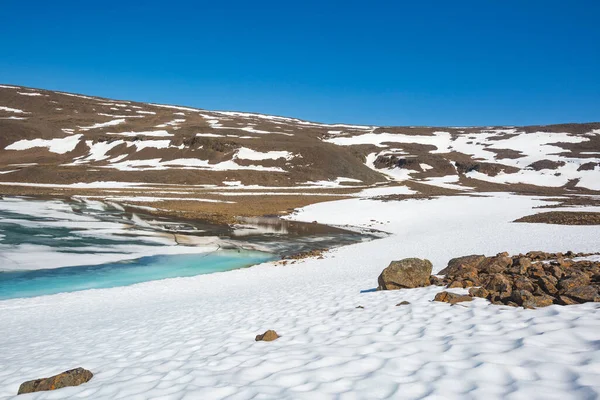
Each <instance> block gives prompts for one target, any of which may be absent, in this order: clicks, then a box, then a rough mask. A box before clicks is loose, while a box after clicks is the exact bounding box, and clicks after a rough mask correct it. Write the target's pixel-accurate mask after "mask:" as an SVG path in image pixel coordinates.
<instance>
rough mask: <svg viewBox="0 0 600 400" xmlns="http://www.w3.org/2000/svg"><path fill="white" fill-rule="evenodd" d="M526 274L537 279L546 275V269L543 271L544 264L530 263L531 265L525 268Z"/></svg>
mask: <svg viewBox="0 0 600 400" xmlns="http://www.w3.org/2000/svg"><path fill="white" fill-rule="evenodd" d="M527 275H529V276H530V277H532V278H536V279H537V278H539V277H542V276H544V275H546V271H544V266H543V265H542V264H541V263H535V264H531V266H530V267H529V268H528V269H527Z"/></svg>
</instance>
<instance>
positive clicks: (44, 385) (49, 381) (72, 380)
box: [17, 367, 94, 394]
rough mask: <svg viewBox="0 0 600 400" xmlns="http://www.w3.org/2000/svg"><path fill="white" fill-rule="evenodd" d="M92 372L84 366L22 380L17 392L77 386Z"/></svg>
mask: <svg viewBox="0 0 600 400" xmlns="http://www.w3.org/2000/svg"><path fill="white" fill-rule="evenodd" d="M93 376H94V374H92V373H91V372H90V371H88V370H87V369H84V368H81V367H80V368H75V369H71V370H68V371H65V372H63V373H60V374H58V375H54V376H51V377H49V378H42V379H35V380H32V381H27V382H23V383H22V384H21V386H20V387H19V392H18V393H17V394H25V393H33V392H41V391H46V390H56V389H61V388H64V387H67V386H79V385H81V384H82V383H86V382H88V381H89V380H90V379H92V377H93Z"/></svg>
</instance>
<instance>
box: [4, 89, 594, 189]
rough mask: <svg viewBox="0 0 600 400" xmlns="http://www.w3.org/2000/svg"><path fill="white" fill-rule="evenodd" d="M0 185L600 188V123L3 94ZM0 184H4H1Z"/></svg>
mask: <svg viewBox="0 0 600 400" xmlns="http://www.w3.org/2000/svg"><path fill="white" fill-rule="evenodd" d="M0 133H1V135H0V181H1V182H4V183H3V185H4V186H7V185H10V184H9V183H8V182H19V183H32V184H77V183H85V182H98V181H113V182H115V181H116V182H133V183H135V182H145V183H163V184H186V185H216V186H227V187H231V186H236V185H237V186H248V185H260V186H261V187H271V186H277V187H290V186H293V187H302V186H305V185H313V186H314V185H320V186H322V187H347V186H367V185H373V184H376V183H381V182H389V181H398V182H403V184H406V185H408V186H410V187H412V188H413V189H414V190H416V191H420V192H427V190H428V188H432V189H433V190H438V191H439V190H454V191H483V190H518V189H520V190H525V191H528V192H546V191H548V190H551V191H553V193H560V192H565V193H566V192H568V193H574V192H581V193H594V192H597V191H600V123H589V124H565V125H553V126H528V127H480V128H463V127H453V128H429V127H377V126H355V125H344V124H321V123H315V122H308V121H302V120H298V119H294V118H284V117H277V116H269V115H261V114H250V113H242V112H224V111H207V110H201V109H195V108H188V107H179V106H170V105H159V104H146V103H136V102H131V101H123V100H111V99H105V98H99V97H91V96H83V95H76V94H70V93H61V92H54V91H47V90H40V89H31V88H25V87H16V86H7V85H1V86H0ZM1 182H0V183H1Z"/></svg>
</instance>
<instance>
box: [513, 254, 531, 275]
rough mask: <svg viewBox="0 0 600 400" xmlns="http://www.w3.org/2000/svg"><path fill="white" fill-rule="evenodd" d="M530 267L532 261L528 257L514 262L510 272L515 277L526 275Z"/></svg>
mask: <svg viewBox="0 0 600 400" xmlns="http://www.w3.org/2000/svg"><path fill="white" fill-rule="evenodd" d="M529 267H531V260H530V259H529V258H527V257H519V258H517V259H516V260H513V262H512V265H511V266H510V267H509V272H510V273H511V274H515V275H525V274H527V270H528V269H529Z"/></svg>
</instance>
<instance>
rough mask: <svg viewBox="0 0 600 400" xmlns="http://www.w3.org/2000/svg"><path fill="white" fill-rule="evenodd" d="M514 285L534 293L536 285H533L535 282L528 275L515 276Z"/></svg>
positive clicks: (516, 287)
mask: <svg viewBox="0 0 600 400" xmlns="http://www.w3.org/2000/svg"><path fill="white" fill-rule="evenodd" d="M513 287H514V288H515V289H517V290H526V291H528V292H531V293H533V292H534V291H535V287H534V286H533V283H532V282H531V280H529V278H527V277H526V276H517V277H515V280H514V283H513Z"/></svg>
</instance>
